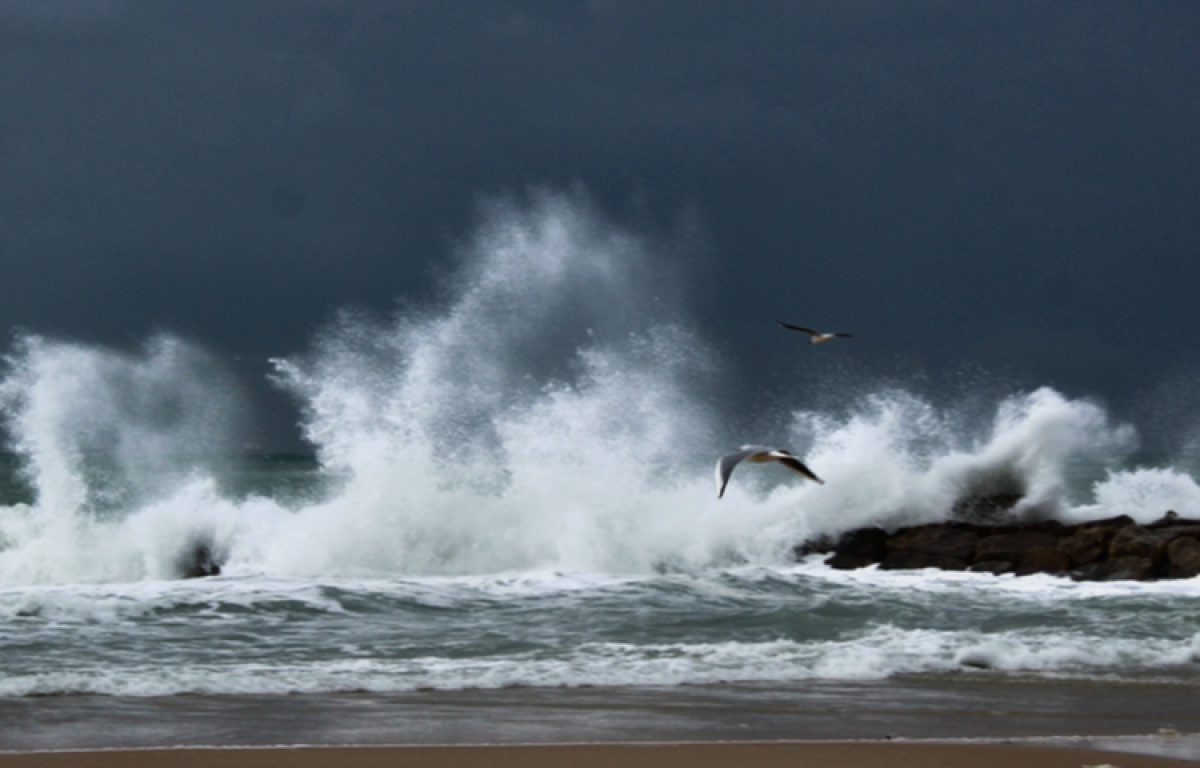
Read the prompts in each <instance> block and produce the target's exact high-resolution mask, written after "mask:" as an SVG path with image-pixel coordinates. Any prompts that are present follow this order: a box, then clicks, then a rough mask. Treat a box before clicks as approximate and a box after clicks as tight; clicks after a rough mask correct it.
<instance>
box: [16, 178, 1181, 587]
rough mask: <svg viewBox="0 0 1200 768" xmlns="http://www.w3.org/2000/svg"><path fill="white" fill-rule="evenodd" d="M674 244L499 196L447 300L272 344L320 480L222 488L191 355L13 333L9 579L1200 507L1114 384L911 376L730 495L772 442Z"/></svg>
mask: <svg viewBox="0 0 1200 768" xmlns="http://www.w3.org/2000/svg"><path fill="white" fill-rule="evenodd" d="M677 250H678V246H673V245H671V244H670V243H669V242H665V241H663V240H662V239H660V238H655V237H651V236H647V235H645V234H643V233H639V232H636V231H633V230H630V229H628V228H624V227H621V226H619V225H617V224H615V223H614V222H612V221H611V220H609V219H607V218H606V217H605V216H604V215H602V214H601V213H600V212H599V211H598V210H597V209H596V207H595V206H594V205H592V204H591V203H590V202H589V201H588V200H587V199H586V197H585V196H583V195H582V194H581V193H565V194H564V193H555V192H548V191H543V192H538V193H534V194H533V195H531V196H530V197H529V199H527V200H525V201H524V202H512V201H508V202H504V201H502V202H499V203H496V204H495V205H493V206H492V207H490V208H489V209H487V211H486V212H485V214H484V215H483V217H482V219H481V223H480V225H479V227H478V229H477V231H476V233H475V235H474V237H473V238H472V239H471V240H469V241H468V242H467V244H466V245H465V246H464V247H462V248H461V249H460V251H459V252H458V254H457V259H458V263H459V267H458V269H457V271H455V272H454V273H453V274H452V275H451V276H450V277H449V278H448V279H447V281H446V283H445V285H444V290H443V300H441V301H439V302H436V303H433V304H430V305H427V306H417V307H413V306H409V307H406V308H404V309H402V310H400V311H399V312H397V313H396V314H395V315H394V316H392V317H390V318H383V319H380V318H370V317H364V316H362V315H355V314H353V313H347V314H343V315H341V316H340V317H339V318H338V319H336V320H335V321H334V322H332V323H331V324H330V325H329V327H327V328H326V329H325V330H324V331H323V332H322V333H321V334H320V335H319V336H318V338H317V339H316V340H315V342H314V345H313V348H312V350H311V352H309V353H308V354H306V355H302V356H298V357H296V358H294V359H287V360H279V361H277V373H276V375H275V376H276V381H277V383H278V384H279V385H280V386H281V387H282V388H283V389H284V390H286V392H288V393H290V394H291V396H293V397H295V398H296V399H297V401H298V402H299V404H300V406H301V408H302V411H303V423H302V425H301V428H302V430H303V434H304V436H305V438H306V439H307V440H308V441H310V442H311V443H312V445H313V446H314V449H315V450H316V452H317V455H318V458H319V461H320V465H321V470H320V471H321V472H323V473H324V474H325V475H326V476H327V477H328V479H329V482H328V484H327V485H328V487H329V488H330V489H331V490H329V491H328V492H326V493H324V494H322V495H320V496H316V495H314V496H313V497H311V498H302V499H296V498H292V497H289V498H287V499H284V498H271V497H269V496H257V497H256V496H251V497H237V496H234V495H231V494H229V493H228V492H226V491H223V490H222V484H221V482H220V480H221V473H222V471H223V469H222V466H221V463H220V462H219V461H215V460H213V459H212V457H213V456H218V455H221V454H222V453H223V452H224V453H226V454H227V453H229V452H230V451H232V449H233V446H235V445H237V444H238V436H237V435H236V430H235V426H236V424H238V423H240V421H241V419H240V418H238V413H239V409H240V408H241V407H242V406H241V405H240V399H239V398H238V396H237V394H236V392H237V387H236V385H235V383H234V380H233V378H232V377H231V376H229V375H228V374H227V373H225V372H224V370H223V366H222V365H221V364H220V361H219V359H218V358H216V357H215V356H213V355H211V354H209V353H207V352H205V351H204V350H202V349H201V348H199V347H198V346H197V345H195V344H193V343H189V342H187V341H184V340H182V339H179V338H176V337H172V336H168V335H160V336H156V337H154V338H152V339H151V340H150V341H149V342H147V344H146V345H145V346H144V347H143V348H142V349H141V350H139V351H137V352H135V353H128V352H120V351H116V350H112V349H107V348H103V347H98V346H89V345H84V344H79V343H72V342H63V341H55V340H50V339H44V338H36V337H28V338H25V339H23V340H21V341H19V343H18V344H17V345H16V346H15V347H14V348H13V350H12V351H11V352H10V354H9V355H8V358H7V363H8V366H7V373H6V375H5V378H4V379H3V383H2V384H0V407H2V409H3V418H4V421H5V425H6V428H7V432H8V435H9V438H10V445H11V447H12V449H13V450H14V451H16V452H17V453H19V454H20V456H21V457H22V458H23V461H24V462H25V470H26V476H27V479H28V480H29V482H30V484H31V485H32V487H33V489H34V492H35V499H34V501H33V502H32V503H31V504H18V505H14V506H9V507H2V508H0V583H4V584H53V583H70V582H105V581H138V580H158V579H172V578H177V577H178V576H179V575H180V574H181V568H180V565H179V564H180V562H181V558H182V559H186V557H187V555H188V553H189V552H191V551H194V550H195V548H196V547H199V546H203V547H207V548H209V550H210V551H212V552H213V553H214V554H216V555H217V556H218V558H219V560H220V562H221V563H222V566H223V569H224V571H225V572H226V573H228V574H270V575H277V576H309V577H311V576H353V577H371V576H374V577H384V576H392V577H394V576H400V575H424V576H429V575H464V574H493V573H501V572H505V573H527V572H537V571H561V572H606V573H632V574H645V573H653V572H656V571H660V572H661V571H666V572H670V571H676V570H681V571H689V570H696V569H704V568H712V567H725V566H729V565H735V564H741V563H751V564H754V563H758V564H780V563H785V562H787V561H788V560H789V558H790V557H791V552H792V548H793V547H794V546H795V545H796V544H798V543H799V542H801V541H804V540H805V539H807V538H810V537H813V536H817V535H821V534H829V533H836V532H838V531H841V530H845V529H847V528H851V527H855V526H860V525H866V524H871V523H876V524H883V525H901V524H909V523H919V522H928V521H933V520H939V519H944V518H946V517H947V516H948V515H949V514H950V511H951V509H952V508H953V506H954V504H955V502H956V501H958V500H960V499H962V498H964V497H971V496H979V495H985V496H986V495H989V494H1013V495H1020V496H1021V497H1022V500H1021V502H1020V503H1019V504H1018V506H1017V507H1016V508H1015V510H1014V515H1016V516H1019V517H1048V516H1053V517H1059V518H1062V519H1065V520H1079V519H1090V518H1096V517H1103V516H1108V515H1114V514H1129V515H1131V516H1133V517H1134V518H1136V519H1138V520H1142V521H1147V520H1151V519H1155V518H1157V517H1159V516H1161V515H1162V514H1163V513H1164V512H1166V511H1167V509H1174V510H1176V511H1178V512H1180V513H1181V514H1198V513H1200V488H1198V487H1197V485H1196V483H1195V482H1194V480H1193V479H1192V478H1191V477H1190V476H1189V475H1188V474H1187V473H1185V472H1183V471H1180V470H1178V469H1175V468H1173V467H1172V466H1170V465H1169V463H1167V464H1164V465H1161V466H1157V467H1137V466H1129V464H1128V462H1129V460H1130V457H1131V456H1132V455H1133V452H1134V451H1135V449H1136V448H1137V445H1138V436H1137V433H1136V430H1135V428H1134V427H1133V426H1131V425H1128V424H1123V423H1118V422H1117V421H1115V420H1114V419H1113V418H1112V417H1111V415H1110V414H1109V413H1108V412H1107V411H1106V410H1105V409H1104V408H1103V407H1102V406H1101V405H1100V404H1098V403H1096V402H1093V401H1091V400H1088V399H1086V398H1074V397H1069V396H1067V395H1065V394H1063V393H1061V392H1058V391H1056V390H1054V389H1051V388H1048V387H1043V388H1038V389H1034V390H1032V391H1023V392H1012V393H1010V394H1009V395H1007V396H1004V397H1001V398H999V399H997V400H996V401H995V402H993V403H992V404H991V405H990V407H988V408H986V409H984V410H985V411H986V412H987V413H986V416H984V417H982V418H981V417H979V416H978V413H979V412H980V409H979V408H977V407H972V408H970V409H967V408H962V407H959V406H958V405H956V404H955V403H954V402H953V401H946V400H945V399H944V398H942V399H935V398H932V397H929V396H927V395H925V394H923V393H922V392H921V389H920V387H918V386H915V385H914V386H913V387H904V386H897V385H895V384H894V383H892V384H889V385H888V386H881V387H879V388H877V389H875V390H873V391H872V390H871V388H870V387H869V386H864V387H860V388H859V391H865V392H866V394H863V395H856V396H855V397H854V399H853V401H852V402H850V403H848V404H845V406H844V407H842V408H839V409H838V411H837V413H830V412H824V411H820V410H815V409H813V408H812V407H810V406H808V405H806V403H805V402H804V401H803V399H799V400H798V401H797V402H796V403H795V404H794V406H793V408H792V413H791V416H790V420H789V421H788V422H787V423H783V424H781V425H780V429H779V434H782V435H785V436H786V438H787V440H788V442H789V445H788V446H787V447H791V448H793V449H794V450H797V451H799V452H800V453H801V454H802V455H803V458H804V459H805V461H806V462H807V463H808V464H809V465H810V466H811V467H812V468H813V469H814V470H815V471H816V472H817V474H818V475H820V476H821V477H822V478H823V479H824V480H825V484H824V485H817V484H813V483H808V482H806V481H803V480H801V479H800V478H798V477H794V476H792V475H789V474H787V473H786V472H783V471H782V470H780V469H779V468H778V467H771V466H766V467H757V466H752V465H747V466H744V467H739V468H738V470H737V472H736V473H735V474H734V477H733V479H732V482H731V483H730V486H729V489H728V491H727V493H726V496H725V498H724V499H722V500H720V501H718V500H717V499H716V495H715V492H714V489H713V481H712V467H713V464H714V462H715V461H716V459H717V457H719V456H720V455H722V454H723V453H725V452H727V451H729V450H732V449H734V448H736V447H737V444H738V443H742V442H746V443H749V442H759V441H761V439H762V437H761V436H760V435H758V434H751V433H749V432H748V431H747V429H748V428H747V427H745V426H739V425H746V424H751V423H755V422H756V420H758V417H757V416H756V415H755V414H752V413H751V414H748V413H745V412H741V411H738V410H737V408H736V407H731V406H730V405H728V402H731V401H727V400H726V399H724V398H723V397H722V393H721V392H720V391H719V386H720V382H721V381H722V375H721V374H722V361H721V359H720V356H719V355H718V354H717V353H716V352H715V351H714V348H713V345H711V344H710V343H709V342H707V341H706V340H705V339H704V338H703V337H702V335H701V333H700V332H699V331H698V330H697V325H696V324H695V323H692V322H691V321H689V319H688V316H687V313H686V312H685V311H684V307H683V305H682V303H680V302H679V301H677V300H676V299H675V298H673V297H672V296H673V294H672V292H670V291H665V290H663V291H659V290H656V287H658V286H663V285H665V284H667V283H670V282H672V279H671V275H672V274H673V272H672V271H671V270H670V269H669V268H668V267H665V266H663V265H664V263H669V262H670V259H671V258H673V257H674V254H675V253H676V251H677ZM729 435H735V436H737V437H736V438H735V443H734V444H732V445H731V444H727V443H726V442H725V440H727V439H728V437H726V436H729ZM719 436H720V437H719Z"/></svg>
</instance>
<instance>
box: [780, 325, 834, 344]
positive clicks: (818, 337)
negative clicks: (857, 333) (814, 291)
mask: <svg viewBox="0 0 1200 768" xmlns="http://www.w3.org/2000/svg"><path fill="white" fill-rule="evenodd" d="M779 324H780V325H782V326H783V327H784V328H787V329H788V330H789V331H800V332H801V333H807V334H808V335H809V336H812V341H811V343H813V344H824V343H825V342H827V341H829V340H830V339H838V338H841V339H849V338H851V334H849V333H821V332H820V331H814V330H813V329H812V328H801V327H800V326H798V325H788V324H787V323H783V322H781V323H779Z"/></svg>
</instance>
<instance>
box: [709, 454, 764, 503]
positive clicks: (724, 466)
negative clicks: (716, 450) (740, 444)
mask: <svg viewBox="0 0 1200 768" xmlns="http://www.w3.org/2000/svg"><path fill="white" fill-rule="evenodd" d="M763 451H764V449H763V448H762V446H758V445H754V446H746V447H744V448H742V449H741V450H740V451H738V452H737V453H731V454H729V455H728V456H722V457H721V458H720V460H719V461H717V471H716V481H717V498H718V499H719V498H721V497H722V496H724V495H725V486H726V485H728V484H729V476H730V475H732V474H733V468H734V467H736V466H737V465H738V464H741V463H742V462H743V461H745V460H746V458H747V457H749V456H753V455H754V454H756V453H762V452H763Z"/></svg>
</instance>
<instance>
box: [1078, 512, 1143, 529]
mask: <svg viewBox="0 0 1200 768" xmlns="http://www.w3.org/2000/svg"><path fill="white" fill-rule="evenodd" d="M1083 525H1084V526H1085V527H1087V528H1097V527H1098V528H1124V527H1126V526H1129V525H1137V523H1136V522H1134V519H1133V518H1132V517H1130V516H1129V515H1117V516H1116V517H1104V518H1101V519H1099V520H1089V521H1087V522H1086V523H1084V524H1083Z"/></svg>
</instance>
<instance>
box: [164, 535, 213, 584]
mask: <svg viewBox="0 0 1200 768" xmlns="http://www.w3.org/2000/svg"><path fill="white" fill-rule="evenodd" d="M175 569H176V571H178V573H179V576H180V578H183V579H201V578H204V577H205V576H219V575H221V564H220V563H219V562H217V558H216V557H215V556H214V554H213V548H212V546H211V545H210V544H208V543H205V542H200V543H197V544H194V545H192V546H191V547H189V548H188V549H187V550H185V551H184V552H183V554H181V555H180V556H179V559H178V560H177V561H176V563H175Z"/></svg>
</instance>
